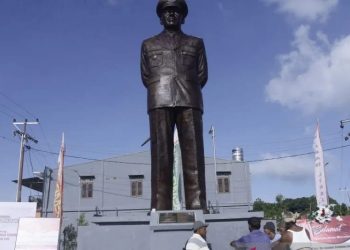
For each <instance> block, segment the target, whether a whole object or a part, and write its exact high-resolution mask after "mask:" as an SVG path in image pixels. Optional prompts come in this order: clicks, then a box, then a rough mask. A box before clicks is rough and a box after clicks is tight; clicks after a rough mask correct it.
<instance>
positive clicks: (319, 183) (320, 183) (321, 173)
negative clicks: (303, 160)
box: [313, 123, 328, 207]
mask: <svg viewBox="0 0 350 250" xmlns="http://www.w3.org/2000/svg"><path fill="white" fill-rule="evenodd" d="M313 148H314V151H315V185H316V199H317V206H318V207H321V206H327V205H328V191H327V182H326V176H325V170H324V161H323V149H322V145H321V139H320V128H319V124H318V123H317V128H316V133H315V138H314V144H313Z"/></svg>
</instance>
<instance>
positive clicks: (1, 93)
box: [0, 91, 36, 119]
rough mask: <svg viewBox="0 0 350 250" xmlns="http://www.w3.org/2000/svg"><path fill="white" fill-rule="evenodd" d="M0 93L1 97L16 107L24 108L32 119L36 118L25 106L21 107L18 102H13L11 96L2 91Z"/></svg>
mask: <svg viewBox="0 0 350 250" xmlns="http://www.w3.org/2000/svg"><path fill="white" fill-rule="evenodd" d="M0 95H2V96H3V97H5V98H6V99H7V100H9V101H10V102H12V103H13V104H15V105H16V106H17V107H19V108H21V109H22V110H24V111H25V112H26V113H27V114H28V115H29V116H31V117H32V118H33V119H36V118H35V116H34V115H33V114H32V113H31V112H29V111H28V110H27V109H26V108H25V107H23V106H22V105H20V104H18V103H17V102H15V101H14V100H13V99H12V98H10V97H8V96H7V95H5V94H4V93H3V92H1V91H0Z"/></svg>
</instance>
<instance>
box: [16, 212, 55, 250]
mask: <svg viewBox="0 0 350 250" xmlns="http://www.w3.org/2000/svg"><path fill="white" fill-rule="evenodd" d="M59 229H60V219H59V218H21V219H20V220H19V226H18V236H17V242H16V248H15V250H29V249H33V250H34V249H35V250H57V247H58V235H59Z"/></svg>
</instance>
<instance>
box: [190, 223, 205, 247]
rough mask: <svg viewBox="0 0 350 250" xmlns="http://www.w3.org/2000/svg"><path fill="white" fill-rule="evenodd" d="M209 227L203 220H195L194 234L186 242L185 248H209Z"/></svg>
mask: <svg viewBox="0 0 350 250" xmlns="http://www.w3.org/2000/svg"><path fill="white" fill-rule="evenodd" d="M207 227H208V224H205V223H204V222H202V221H195V222H194V223H193V232H194V233H193V235H192V236H191V238H189V240H188V241H187V242H186V247H185V250H209V246H208V243H207V241H206V237H207Z"/></svg>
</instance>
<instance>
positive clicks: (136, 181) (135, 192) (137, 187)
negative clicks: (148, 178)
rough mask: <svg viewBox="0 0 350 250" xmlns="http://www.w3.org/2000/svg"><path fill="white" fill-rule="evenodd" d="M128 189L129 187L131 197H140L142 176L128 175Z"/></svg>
mask: <svg viewBox="0 0 350 250" xmlns="http://www.w3.org/2000/svg"><path fill="white" fill-rule="evenodd" d="M129 179H130V187H131V196H132V197H138V196H142V193H143V190H142V183H143V179H144V176H143V175H129Z"/></svg>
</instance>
